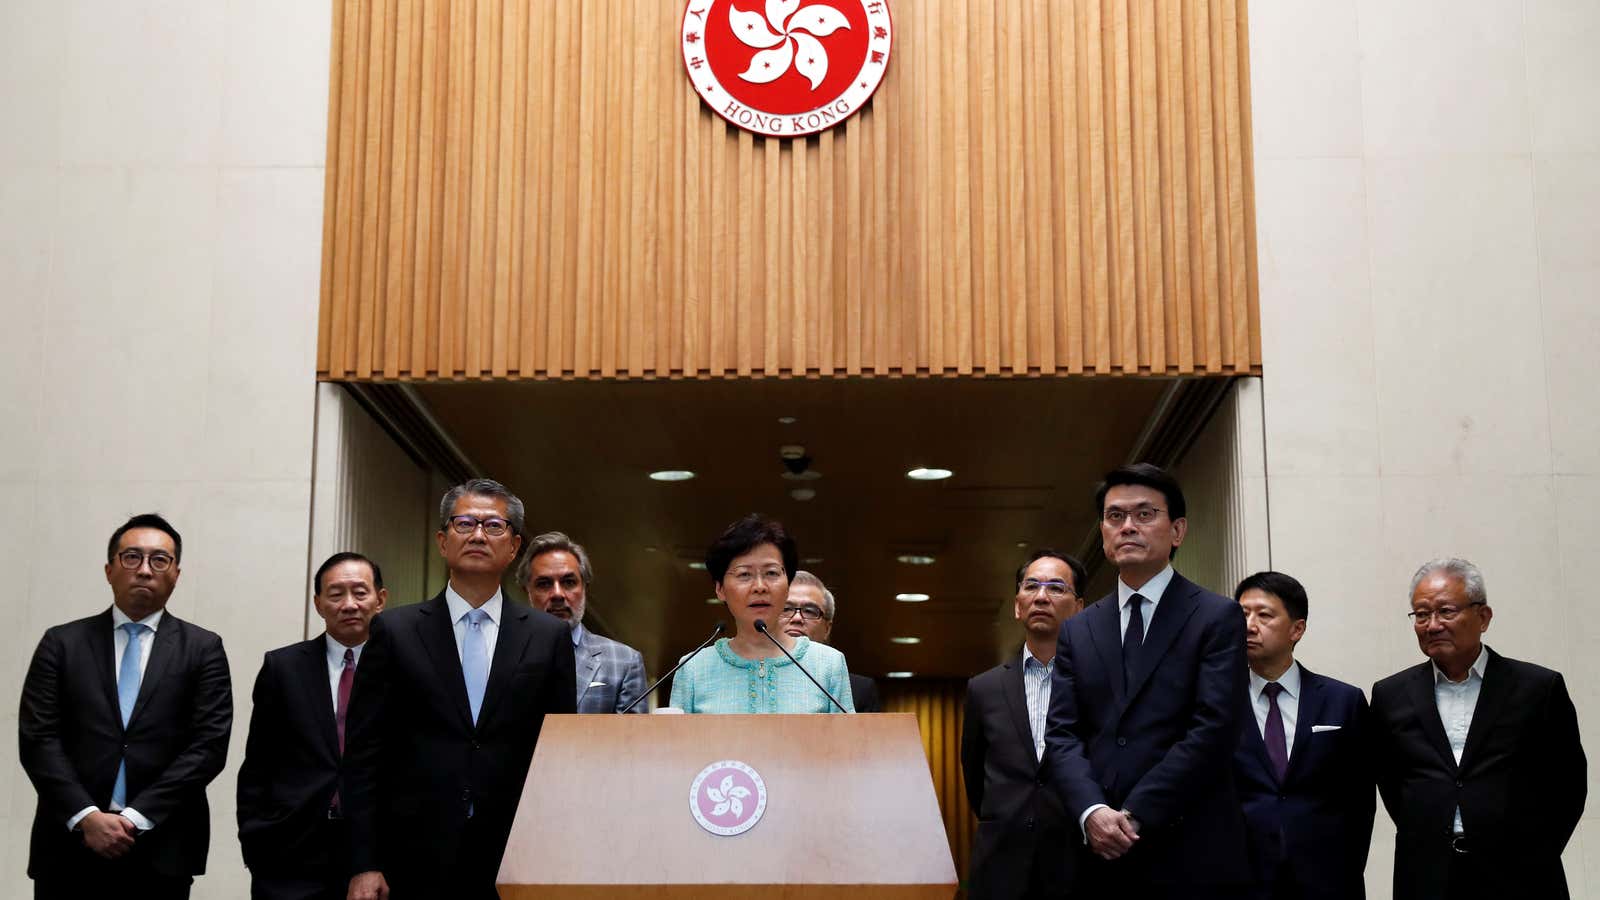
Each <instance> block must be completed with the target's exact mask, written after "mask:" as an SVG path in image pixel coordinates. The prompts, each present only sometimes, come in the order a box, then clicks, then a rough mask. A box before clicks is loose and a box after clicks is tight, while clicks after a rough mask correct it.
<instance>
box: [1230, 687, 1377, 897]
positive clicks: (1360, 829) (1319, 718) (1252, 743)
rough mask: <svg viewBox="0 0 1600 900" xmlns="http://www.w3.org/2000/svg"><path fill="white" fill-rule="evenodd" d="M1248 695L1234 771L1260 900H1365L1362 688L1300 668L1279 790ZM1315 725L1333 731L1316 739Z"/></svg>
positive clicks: (1367, 807)
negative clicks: (1290, 740) (1275, 890)
mask: <svg viewBox="0 0 1600 900" xmlns="http://www.w3.org/2000/svg"><path fill="white" fill-rule="evenodd" d="M1248 695H1249V689H1248V688H1247V689H1246V701H1245V702H1246V709H1245V713H1244V716H1245V725H1244V727H1243V728H1241V729H1240V737H1239V747H1238V750H1237V752H1235V754H1234V766H1233V768H1234V774H1235V777H1236V779H1237V781H1238V785H1239V801H1240V802H1241V803H1242V804H1243V805H1244V816H1245V825H1246V829H1247V832H1248V835H1249V839H1250V861H1251V864H1252V866H1253V867H1254V869H1255V874H1256V878H1257V880H1258V881H1260V882H1261V883H1262V885H1263V886H1264V888H1265V889H1264V890H1263V892H1262V896H1265V897H1274V896H1291V897H1306V898H1327V900H1350V898H1357V897H1365V896H1366V887H1365V882H1364V880H1363V878H1362V873H1363V872H1365V871H1366V868H1367V847H1368V845H1370V844H1371V842H1372V816H1373V813H1374V811H1375V810H1376V808H1377V787H1376V782H1375V780H1374V778H1373V775H1372V769H1371V766H1369V765H1368V764H1367V760H1368V756H1367V739H1368V738H1367V728H1368V724H1367V716H1368V713H1367V698H1366V697H1365V696H1363V695H1362V693H1361V689H1360V688H1357V687H1354V686H1353V685H1348V684H1345V683H1344V682H1342V681H1336V680H1334V679H1332V678H1325V677H1323V676H1321V675H1316V674H1313V673H1312V672H1311V670H1309V669H1307V668H1306V667H1305V666H1301V667H1300V708H1299V713H1298V715H1297V716H1296V719H1295V728H1294V742H1293V743H1292V744H1291V745H1290V752H1289V770H1288V772H1287V773H1286V774H1285V776H1284V779H1283V782H1282V783H1281V784H1280V783H1279V782H1278V779H1277V776H1276V775H1274V774H1273V771H1272V766H1271V764H1270V763H1269V762H1268V761H1267V747H1266V744H1265V743H1264V742H1263V741H1262V739H1261V731H1260V729H1259V728H1258V727H1257V726H1256V720H1255V714H1254V712H1253V711H1252V710H1250V709H1249V700H1248ZM1318 725H1336V726H1338V728H1337V729H1332V730H1326V729H1325V730H1321V731H1314V730H1313V728H1314V727H1315V726H1318ZM1274 886H1277V887H1278V889H1279V891H1280V892H1279V893H1276V894H1275V893H1273V888H1274Z"/></svg>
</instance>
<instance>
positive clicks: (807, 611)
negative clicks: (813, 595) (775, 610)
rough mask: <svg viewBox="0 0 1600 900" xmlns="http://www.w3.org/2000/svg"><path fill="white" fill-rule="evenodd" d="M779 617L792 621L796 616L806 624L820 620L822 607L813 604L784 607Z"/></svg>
mask: <svg viewBox="0 0 1600 900" xmlns="http://www.w3.org/2000/svg"><path fill="white" fill-rule="evenodd" d="M780 615H781V616H782V618H785V619H792V618H794V617H795V616H796V615H798V616H800V618H802V619H805V620H806V621H807V622H815V621H817V620H818V619H821V618H822V607H820V606H817V605H816V604H815V603H804V604H801V605H800V606H794V605H785V606H784V607H783V612H782V613H781V614H780Z"/></svg>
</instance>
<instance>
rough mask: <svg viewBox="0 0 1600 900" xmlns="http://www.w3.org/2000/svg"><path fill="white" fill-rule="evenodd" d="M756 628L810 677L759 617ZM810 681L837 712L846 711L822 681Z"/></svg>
mask: <svg viewBox="0 0 1600 900" xmlns="http://www.w3.org/2000/svg"><path fill="white" fill-rule="evenodd" d="M756 630H757V631H759V632H761V633H762V634H764V635H766V636H767V640H769V641H771V642H772V646H774V647H777V648H778V649H779V650H783V655H784V656H787V657H789V662H792V663H794V667H795V668H797V669H799V670H800V671H801V672H803V673H805V676H806V677H807V678H811V673H810V672H806V667H805V666H802V665H800V660H798V659H795V658H794V654H792V653H790V652H789V651H788V650H787V649H785V648H784V646H783V643H782V642H781V641H779V640H778V639H777V638H775V637H773V636H772V633H771V632H769V631H767V623H766V622H763V621H761V620H760V619H757V620H756ZM811 683H812V684H814V685H816V686H817V690H819V691H821V692H822V693H823V694H824V695H826V696H827V698H828V699H829V700H833V705H834V706H837V707H839V712H845V711H846V710H845V708H844V704H842V703H840V702H839V701H838V700H836V699H835V698H834V696H833V695H832V694H829V693H828V689H827V688H825V687H823V686H822V682H820V681H818V680H817V679H815V678H811Z"/></svg>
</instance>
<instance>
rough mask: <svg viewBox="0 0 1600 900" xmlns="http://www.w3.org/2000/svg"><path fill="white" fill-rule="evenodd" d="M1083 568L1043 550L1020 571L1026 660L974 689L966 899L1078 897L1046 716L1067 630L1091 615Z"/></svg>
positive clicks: (965, 741)
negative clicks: (1046, 766)
mask: <svg viewBox="0 0 1600 900" xmlns="http://www.w3.org/2000/svg"><path fill="white" fill-rule="evenodd" d="M1087 578H1088V576H1087V575H1086V574H1085V572H1084V568H1083V564H1082V563H1080V562H1078V561H1077V560H1076V559H1073V558H1072V557H1070V556H1067V555H1066V554H1064V553H1060V552H1057V551H1055V550H1038V551H1036V552H1034V554H1033V555H1032V556H1030V557H1029V558H1028V560H1027V562H1025V563H1023V564H1022V566H1021V567H1019V568H1018V569H1017V577H1016V588H1015V589H1016V600H1015V602H1014V604H1013V612H1012V614H1013V615H1014V616H1015V617H1016V619H1017V621H1019V622H1021V623H1022V630H1023V635H1024V638H1025V639H1024V641H1023V645H1022V654H1021V655H1020V656H1013V657H1011V658H1010V659H1007V660H1006V661H1005V662H1003V663H1001V664H1000V665H998V666H995V667H994V668H992V669H990V670H989V671H987V672H984V673H983V674H982V675H979V676H977V677H976V678H973V679H972V680H971V681H969V682H967V702H966V725H965V727H963V728H962V730H961V772H962V775H963V776H964V779H965V781H966V786H967V799H968V801H969V802H970V803H971V804H972V809H973V811H974V812H975V813H977V816H978V834H977V839H976V840H975V841H974V842H973V847H972V869H971V873H970V875H969V878H968V885H967V895H968V896H969V897H971V898H972V900H1043V898H1049V897H1065V896H1068V895H1069V894H1070V893H1071V890H1072V880H1073V876H1074V874H1075V872H1076V870H1077V866H1076V854H1074V853H1073V852H1072V851H1071V849H1070V848H1071V846H1072V845H1073V843H1075V842H1076V840H1075V839H1076V838H1077V834H1076V832H1077V826H1076V825H1075V824H1074V823H1073V821H1072V818H1071V817H1070V816H1068V815H1067V813H1066V810H1065V809H1063V808H1062V806H1061V800H1060V798H1058V797H1057V796H1056V795H1055V793H1054V792H1053V791H1051V790H1050V789H1049V787H1047V786H1046V781H1045V777H1044V771H1043V760H1044V729H1045V713H1046V711H1047V710H1049V708H1050V675H1051V673H1052V672H1053V671H1054V669H1055V655H1056V637H1057V635H1058V633H1059V632H1060V630H1061V623H1063V622H1065V621H1066V620H1068V619H1070V618H1072V617H1073V616H1075V615H1077V614H1078V612H1079V610H1081V609H1083V601H1082V600H1081V599H1079V593H1078V592H1079V591H1080V590H1082V589H1083V583H1084V582H1085V581H1086V580H1087Z"/></svg>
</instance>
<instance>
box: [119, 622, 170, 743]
mask: <svg viewBox="0 0 1600 900" xmlns="http://www.w3.org/2000/svg"><path fill="white" fill-rule="evenodd" d="M182 627H183V621H182V620H181V619H179V618H178V617H177V616H175V615H173V614H172V613H165V614H163V615H162V616H161V627H160V628H157V629H156V634H155V643H153V644H151V645H150V661H149V662H147V663H145V666H144V677H143V678H141V679H139V698H138V699H137V700H135V701H134V703H133V713H132V714H131V715H129V716H128V724H130V725H131V724H133V720H134V719H137V718H139V713H141V712H143V711H144V708H145V707H146V706H148V705H149V703H150V696H151V695H152V694H154V693H155V691H156V688H157V687H159V686H160V684H161V679H162V677H163V676H165V675H166V674H167V670H168V669H169V668H171V667H172V661H173V659H174V658H175V657H176V656H177V654H178V643H179V641H180V637H181V636H180V635H179V633H178V632H179V630H180V629H181V628H182ZM130 646H131V645H130ZM123 652H124V653H126V652H127V651H123Z"/></svg>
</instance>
